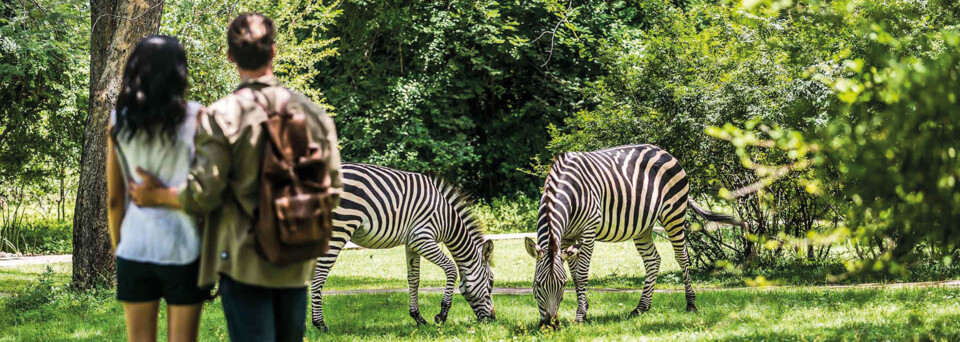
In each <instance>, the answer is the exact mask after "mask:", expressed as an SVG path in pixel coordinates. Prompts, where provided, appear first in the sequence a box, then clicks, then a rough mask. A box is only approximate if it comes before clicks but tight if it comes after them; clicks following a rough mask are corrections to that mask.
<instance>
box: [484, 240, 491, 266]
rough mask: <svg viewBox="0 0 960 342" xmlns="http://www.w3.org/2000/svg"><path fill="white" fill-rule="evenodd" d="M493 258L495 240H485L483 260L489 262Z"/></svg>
mask: <svg viewBox="0 0 960 342" xmlns="http://www.w3.org/2000/svg"><path fill="white" fill-rule="evenodd" d="M492 259H493V240H487V241H484V242H483V262H485V263H487V264H489V263H490V260H492Z"/></svg>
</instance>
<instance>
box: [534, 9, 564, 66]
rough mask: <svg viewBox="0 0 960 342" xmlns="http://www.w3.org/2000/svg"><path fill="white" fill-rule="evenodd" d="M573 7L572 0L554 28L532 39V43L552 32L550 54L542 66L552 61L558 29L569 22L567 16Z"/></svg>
mask: <svg viewBox="0 0 960 342" xmlns="http://www.w3.org/2000/svg"><path fill="white" fill-rule="evenodd" d="M572 9H573V0H570V2H568V3H567V10H566V11H564V12H563V17H561V18H560V21H559V22H557V25H555V26H554V27H553V30H550V31H543V33H541V34H540V36H539V37H537V39H534V40H533V41H531V43H536V42H537V41H538V40H540V38H543V36H544V35H546V34H548V33H549V34H550V50H547V52H548V53H549V54H548V55H547V60H546V61H544V62H543V64H542V65H540V67H541V68H542V67H545V66H547V63H550V59H551V58H553V47H554V45H555V43H556V40H557V30H559V29H560V25H562V24H563V23H566V22H568V21H567V16H569V15H570V11H571V10H572Z"/></svg>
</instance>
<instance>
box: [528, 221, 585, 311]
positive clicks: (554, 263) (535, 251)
mask: <svg viewBox="0 0 960 342" xmlns="http://www.w3.org/2000/svg"><path fill="white" fill-rule="evenodd" d="M525 245H526V248H527V253H529V254H530V256H532V257H534V258H535V259H537V269H536V273H534V276H533V297H534V298H535V299H536V300H537V306H538V308H539V309H540V326H541V327H542V326H544V325H548V326H552V327H556V326H557V310H558V309H559V308H560V302H561V301H562V300H563V285H564V284H566V282H567V271H566V270H564V269H563V261H564V260H567V259H569V258H571V257H573V256H575V255H576V254H577V252H578V251H579V249H580V244H579V243H578V244H575V245H572V246H569V247H567V248H564V249H562V250H560V251H557V252H556V253H548V252H547V251H544V250H543V248H541V247H540V245H538V244H537V242H536V241H534V240H533V239H531V238H526V240H525Z"/></svg>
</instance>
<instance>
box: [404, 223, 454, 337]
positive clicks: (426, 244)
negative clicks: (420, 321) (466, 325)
mask: <svg viewBox="0 0 960 342" xmlns="http://www.w3.org/2000/svg"><path fill="white" fill-rule="evenodd" d="M409 246H410V248H411V249H413V250H414V251H415V252H417V253H419V254H420V255H422V256H423V258H424V259H427V260H429V261H430V262H432V263H434V264H437V266H440V268H442V269H443V273H444V274H446V276H447V286H446V287H445V288H444V289H443V299H442V300H441V301H440V313H439V314H437V316H435V317H434V318H433V321H434V322H436V323H437V324H440V323H443V322H446V321H447V314H448V313H449V312H450V305H451V304H452V303H453V289H454V286H456V284H457V265H456V264H454V263H453V261H451V260H450V258H448V257H447V255H446V254H443V251H442V250H440V245H438V244H437V240H436V239H435V238H434V237H433V236H427V235H422V236H418V237H416V238H415V239H414V240H413V241H412V242H411V243H410V244H409Z"/></svg>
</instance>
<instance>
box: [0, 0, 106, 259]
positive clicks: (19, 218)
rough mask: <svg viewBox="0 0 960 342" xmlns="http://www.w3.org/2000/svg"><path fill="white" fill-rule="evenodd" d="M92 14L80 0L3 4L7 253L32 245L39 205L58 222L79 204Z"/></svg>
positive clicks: (2, 228)
mask: <svg viewBox="0 0 960 342" xmlns="http://www.w3.org/2000/svg"><path fill="white" fill-rule="evenodd" d="M85 11H86V8H85V5H84V4H82V3H79V2H58V1H39V0H38V1H34V2H29V3H21V4H20V5H16V6H15V5H14V4H13V3H10V2H4V3H2V4H0V104H2V105H0V250H4V251H19V250H21V249H24V248H25V247H27V246H28V242H27V241H26V237H27V236H26V235H24V229H25V228H28V227H27V226H34V225H35V224H34V223H31V222H24V218H25V217H27V216H30V214H31V213H29V212H28V211H29V210H28V207H31V205H34V206H40V208H39V210H36V209H37V208H32V209H35V210H34V211H37V212H42V213H43V214H44V215H43V216H45V217H46V218H47V219H54V220H56V219H59V220H64V219H67V218H68V217H67V216H68V215H69V209H68V208H70V207H72V206H70V205H68V203H67V202H68V198H70V197H72V196H71V195H72V193H73V192H74V191H73V190H72V187H73V184H74V183H75V176H74V174H75V170H76V166H77V163H78V162H79V159H80V146H81V144H80V140H81V136H82V131H83V117H84V114H85V108H86V107H87V104H86V101H87V97H88V95H87V91H86V87H85V85H86V84H87V73H88V71H87V69H88V67H87V65H88V64H89V63H88V62H89V57H88V56H87V54H86V53H87V51H86V41H87V40H88V39H89V38H88V35H89V27H88V26H87V24H86V18H85V17H84V15H83V13H84V12H85ZM54 225H56V223H54Z"/></svg>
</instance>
